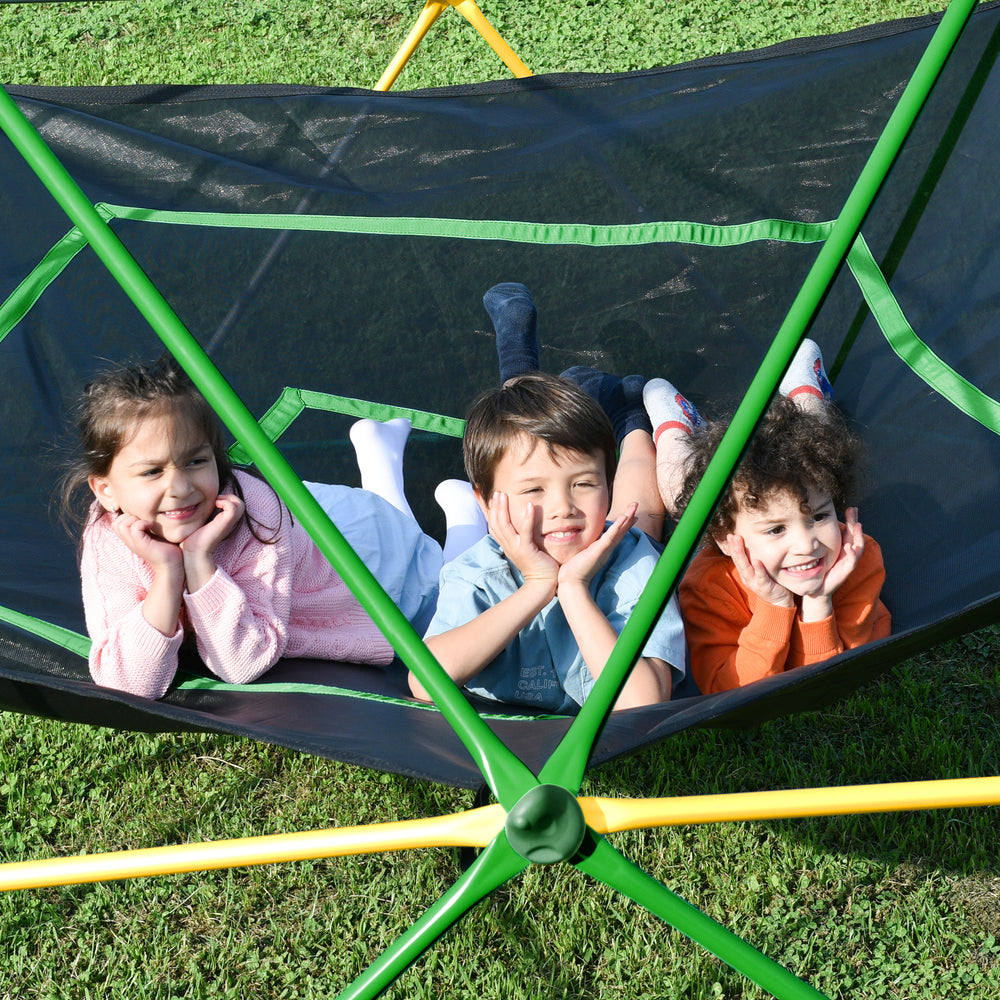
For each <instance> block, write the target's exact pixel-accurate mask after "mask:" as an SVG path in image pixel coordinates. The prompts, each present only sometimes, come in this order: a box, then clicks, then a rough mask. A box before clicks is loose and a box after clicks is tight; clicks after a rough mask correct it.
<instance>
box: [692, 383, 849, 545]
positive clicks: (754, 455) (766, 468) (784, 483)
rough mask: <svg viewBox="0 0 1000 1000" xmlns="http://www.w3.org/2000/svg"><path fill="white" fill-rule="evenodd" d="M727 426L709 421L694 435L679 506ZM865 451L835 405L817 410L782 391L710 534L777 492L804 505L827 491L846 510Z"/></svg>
mask: <svg viewBox="0 0 1000 1000" xmlns="http://www.w3.org/2000/svg"><path fill="white" fill-rule="evenodd" d="M726 427H727V423H726V422H716V421H710V422H708V423H707V424H706V425H705V427H704V430H703V431H702V432H701V433H698V434H696V435H695V436H694V437H693V438H692V441H691V453H690V457H689V459H688V464H687V469H686V477H685V480H684V488H683V490H682V491H681V494H680V496H679V497H678V498H677V504H678V508H679V509H680V510H683V509H684V508H685V507H686V506H687V504H688V502H689V501H690V499H691V495H692V494H693V493H694V490H695V487H696V486H697V485H698V482H699V481H700V480H701V477H702V475H703V474H704V472H705V469H706V467H707V466H708V463H709V461H710V459H711V458H712V455H713V454H714V453H715V449H716V447H717V446H718V444H719V441H720V440H721V439H722V435H723V434H724V433H725V430H726ZM862 451H863V446H862V443H861V438H860V437H859V436H858V435H857V434H856V433H855V432H854V431H853V430H851V428H850V427H848V425H847V422H846V420H845V419H844V417H843V415H842V414H841V412H840V411H839V410H838V409H837V408H836V407H835V406H832V405H831V406H829V407H828V408H827V410H826V412H825V413H824V414H819V413H816V412H813V411H808V410H804V409H803V408H802V407H800V406H798V405H797V404H796V403H794V402H793V401H792V400H790V399H788V398H786V397H784V396H779V397H778V398H777V399H776V400H775V401H774V402H773V403H772V404H771V406H770V408H769V409H768V411H767V413H765V415H764V417H763V419H762V420H761V423H760V426H759V427H758V428H757V431H756V433H755V434H754V436H753V438H751V440H750V443H749V444H748V445H747V450H746V452H745V453H744V455H743V459H742V461H741V462H740V466H739V468H738V469H737V471H736V474H735V476H734V477H733V480H732V482H731V483H730V484H729V489H728V490H727V491H726V493H725V495H724V496H723V498H722V499H721V501H720V502H719V505H718V507H717V509H716V511H715V514H714V516H713V518H712V520H711V522H710V523H709V525H708V535H709V536H710V537H711V538H713V539H715V540H720V539H724V538H725V537H726V536H727V535H728V534H730V533H731V532H732V531H733V529H734V527H735V526H736V516H737V514H738V513H739V512H740V510H758V509H759V508H761V507H765V506H767V505H768V504H769V503H770V501H771V500H772V498H773V497H774V496H775V494H777V493H790V494H791V495H792V496H795V497H798V499H799V502H800V503H801V504H802V505H803V508H804V507H805V505H806V503H807V501H808V498H809V492H810V491H811V490H815V491H816V492H818V493H822V494H824V495H827V496H829V497H830V498H831V500H833V504H834V507H835V508H836V510H837V513H838V515H842V514H843V511H844V507H845V505H846V503H847V498H848V497H849V496H850V495H851V492H852V491H853V489H854V488H855V481H856V478H857V474H858V463H859V461H860V459H861V455H862Z"/></svg>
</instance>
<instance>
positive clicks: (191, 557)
mask: <svg viewBox="0 0 1000 1000" xmlns="http://www.w3.org/2000/svg"><path fill="white" fill-rule="evenodd" d="M215 508H216V514H215V516H214V517H213V518H212V519H211V520H210V521H207V522H206V523H205V524H203V525H202V526H201V527H200V528H199V529H198V530H197V531H195V532H192V533H191V534H190V535H188V537H187V538H185V539H184V541H183V542H181V550H182V552H183V555H184V574H185V576H186V578H187V589H188V591H189V592H190V593H194V592H195V591H196V590H200V589H201V588H202V587H203V586H204V585H205V584H206V583H208V581H209V580H210V579H211V578H212V576H213V575H214V574H215V568H216V567H215V550H216V549H217V548H218V546H219V542H221V541H222V540H223V539H224V538H226V537H227V536H228V535H229V534H230V533H231V532H232V530H233V529H234V528H235V527H236V525H237V523H238V522H239V519H240V518H241V517H242V516H243V511H244V509H245V507H244V504H243V501H242V500H240V498H239V497H237V496H233V495H232V494H231V493H223V494H220V495H219V496H218V497H216V499H215Z"/></svg>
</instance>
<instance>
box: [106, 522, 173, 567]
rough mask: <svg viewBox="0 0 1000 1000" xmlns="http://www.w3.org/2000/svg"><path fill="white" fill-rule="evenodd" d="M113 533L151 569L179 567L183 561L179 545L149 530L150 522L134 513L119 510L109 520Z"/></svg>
mask: <svg viewBox="0 0 1000 1000" xmlns="http://www.w3.org/2000/svg"><path fill="white" fill-rule="evenodd" d="M111 525H112V527H113V528H114V530H115V534H116V535H117V536H118V537H119V538H120V539H121V540H122V541H123V542H124V543H125V544H126V545H127V546H128V547H129V549H130V550H131V551H132V552H134V553H135V554H136V555H137V556H138V557H139V558H140V559H142V560H144V561H145V562H147V563H149V565H150V566H152V567H153V569H154V570H155V569H160V568H175V569H176V568H180V567H182V566H183V563H184V553H182V552H181V550H180V547H179V546H177V545H174V544H173V542H168V541H166V540H165V539H163V538H159V537H158V536H156V535H154V534H153V533H152V531H151V530H150V529H151V528H152V524H151V522H149V521H143V520H142V519H141V518H138V517H136V516H135V515H134V514H126V513H125V511H121V512H120V513H119V514H118V515H117V516H116V517H114V518H113V520H112V521H111Z"/></svg>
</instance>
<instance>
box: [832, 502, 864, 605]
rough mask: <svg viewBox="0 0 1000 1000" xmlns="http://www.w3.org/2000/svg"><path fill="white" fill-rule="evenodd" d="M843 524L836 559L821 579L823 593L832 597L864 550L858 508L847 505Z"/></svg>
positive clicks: (852, 570) (852, 569)
mask: <svg viewBox="0 0 1000 1000" xmlns="http://www.w3.org/2000/svg"><path fill="white" fill-rule="evenodd" d="M844 520H845V522H846V523H845V524H844V526H843V527H842V528H841V532H840V534H841V538H842V541H843V545H842V547H841V550H840V555H839V556H838V557H837V561H836V562H835V563H834V564H833V565H832V566H831V567H830V569H829V570H828V571H827V574H826V578H825V579H824V581H823V594H824V596H826V597H832V596H833V595H834V594H835V593H836V592H837V591H838V590H839V589H840V587H841V585H842V584H843V583H844V581H845V580H846V579H847V578H848V577H849V576H850V575H851V573H853V572H854V568H855V567H856V566H857V565H858V562H859V560H860V559H861V556H862V554H863V553H864V551H865V536H864V532H863V531H862V530H861V522H860V521H858V508H857V507H848V508H847V511H846V512H845V514H844Z"/></svg>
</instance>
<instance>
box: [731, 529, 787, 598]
mask: <svg viewBox="0 0 1000 1000" xmlns="http://www.w3.org/2000/svg"><path fill="white" fill-rule="evenodd" d="M726 544H727V546H728V547H729V554H730V558H731V559H732V560H733V565H734V566H735V567H736V571H737V573H739V574H740V579H741V580H742V581H743V585H744V586H745V587H746V588H747V590H749V591H750V592H751V593H753V594H756V596H757V597H758V598H760V600H762V601H767V603H768V604H775V605H777V606H778V607H780V608H794V607H795V598H794V597H793V596H792V593H791V591H790V590H787V589H786V588H785V587H782V586H781V584H780V583H778V581H777V580H775V579H774V577H773V576H771V574H770V573H768V571H767V570H766V569H765V568H764V564H763V563H762V562H760V560H756V561H753V562H751V560H750V556H749V554H748V553H747V548H746V543H745V542H744V541H743V538H742V536H740V535H728V536H727V537H726Z"/></svg>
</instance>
